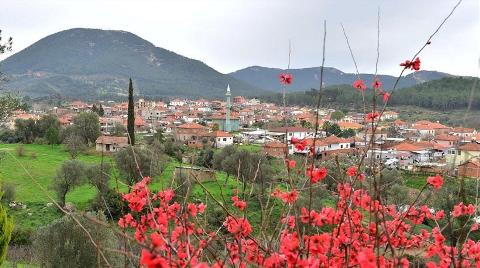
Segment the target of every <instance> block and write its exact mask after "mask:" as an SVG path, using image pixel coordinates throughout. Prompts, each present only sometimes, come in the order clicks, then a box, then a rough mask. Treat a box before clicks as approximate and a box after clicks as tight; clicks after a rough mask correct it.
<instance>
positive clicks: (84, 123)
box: [73, 112, 101, 145]
mask: <svg viewBox="0 0 480 268" xmlns="http://www.w3.org/2000/svg"><path fill="white" fill-rule="evenodd" d="M73 125H74V127H75V128H74V132H75V133H76V134H77V135H78V136H80V137H81V138H82V139H83V141H84V143H85V144H87V145H91V144H95V141H96V140H97V138H98V137H99V136H100V134H101V132H100V121H99V118H98V115H97V114H96V113H89V112H83V113H80V114H78V115H77V116H75V117H74V118H73Z"/></svg>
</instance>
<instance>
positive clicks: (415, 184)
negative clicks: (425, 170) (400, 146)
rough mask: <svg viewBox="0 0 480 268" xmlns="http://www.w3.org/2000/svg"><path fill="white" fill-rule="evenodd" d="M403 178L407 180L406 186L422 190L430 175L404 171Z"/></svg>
mask: <svg viewBox="0 0 480 268" xmlns="http://www.w3.org/2000/svg"><path fill="white" fill-rule="evenodd" d="M402 175H403V180H404V182H405V186H407V187H409V188H413V189H417V190H420V189H422V187H423V186H424V185H425V183H426V182H427V177H428V176H430V175H424V174H410V173H406V172H404V173H403V174H402Z"/></svg>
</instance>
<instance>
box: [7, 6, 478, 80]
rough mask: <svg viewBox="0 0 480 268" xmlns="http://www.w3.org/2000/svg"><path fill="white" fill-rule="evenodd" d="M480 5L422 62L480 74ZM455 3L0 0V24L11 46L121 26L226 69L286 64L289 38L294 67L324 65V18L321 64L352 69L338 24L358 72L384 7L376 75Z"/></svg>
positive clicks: (463, 11)
mask: <svg viewBox="0 0 480 268" xmlns="http://www.w3.org/2000/svg"><path fill="white" fill-rule="evenodd" d="M479 2H480V1H478V0H463V2H462V3H461V5H460V6H459V7H458V8H457V10H456V11H455V13H454V14H453V16H452V17H451V18H450V19H449V20H448V21H447V22H446V24H445V25H444V27H443V28H442V29H441V30H440V32H439V33H438V34H437V35H436V36H435V37H434V38H433V40H432V44H431V45H429V46H428V47H427V48H426V49H425V51H424V52H422V54H420V58H421V61H422V69H425V70H436V71H442V72H447V73H451V74H455V75H475V76H478V75H479V62H480V61H479V59H480V58H479V56H480V53H479V48H480V22H479V8H480V7H479ZM456 3H457V0H402V1H398V0H383V1H382V0H364V1H358V0H343V1H339V0H336V1H335V0H331V1H330V0H295V1H294V0H290V1H287V0H135V1H133V0H132V1H127V0H115V1H101V0H81V1H77V0H60V1H59V0H57V1H55V0H41V1H40V0H29V1H25V0H15V1H8V2H4V3H3V4H0V6H1V8H0V29H1V30H2V36H3V37H7V36H12V37H13V39H14V49H13V52H12V53H15V52H18V51H20V50H22V49H24V48H26V47H27V46H29V45H31V44H33V43H34V42H36V41H38V40H39V39H41V38H43V37H45V36H47V35H50V34H53V33H55V32H58V31H62V30H65V29H70V28H77V27H82V28H99V29H106V30H124V31H129V32H132V33H134V34H136V35H138V36H140V37H142V38H144V39H146V40H148V41H150V42H152V43H153V44H154V45H156V46H158V47H163V48H165V49H168V50H172V51H174V52H176V53H178V54H181V55H183V56H186V57H189V58H194V59H197V60H201V61H203V62H205V63H206V64H208V65H209V66H211V67H213V68H214V69H216V70H218V71H220V72H222V73H229V72H232V71H235V70H238V69H242V68H245V67H248V66H253V65H259V66H265V67H277V68H286V67H287V65H288V50H289V42H290V43H291V68H305V67H313V66H320V65H321V61H322V42H323V41H322V40H323V21H324V20H326V22H327V41H326V60H325V65H326V66H331V67H335V68H338V69H340V70H342V71H344V72H354V71H355V68H354V65H353V62H352V59H351V57H350V54H349V52H348V47H347V45H346V42H345V38H344V36H343V33H342V29H341V26H340V25H341V23H342V24H343V25H344V27H345V29H346V31H347V34H348V37H349V39H350V44H351V46H352V49H353V52H354V55H355V58H356V60H357V63H358V67H359V71H360V72H361V73H373V72H374V71H375V59H376V43H377V10H378V9H379V10H380V59H379V73H382V74H391V75H398V73H399V72H400V67H399V66H398V65H399V63H400V62H402V61H404V60H406V59H410V58H411V57H412V56H413V55H414V54H415V53H416V51H418V49H419V48H420V47H421V46H422V45H423V44H424V43H425V41H426V40H427V38H428V36H430V35H431V34H432V33H433V32H434V31H435V29H436V28H437V27H438V25H439V24H440V23H441V21H442V20H443V19H444V18H445V17H446V16H447V15H448V13H449V12H450V10H451V9H452V7H453V6H454V5H455V4H456ZM12 53H10V54H9V55H11V54H12ZM9 55H6V56H9ZM6 56H5V55H3V56H2V57H1V58H0V59H4V58H5V57H6Z"/></svg>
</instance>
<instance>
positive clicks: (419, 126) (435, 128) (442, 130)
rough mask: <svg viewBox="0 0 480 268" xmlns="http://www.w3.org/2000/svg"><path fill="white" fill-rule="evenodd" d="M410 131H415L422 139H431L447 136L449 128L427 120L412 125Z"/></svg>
mask: <svg viewBox="0 0 480 268" xmlns="http://www.w3.org/2000/svg"><path fill="white" fill-rule="evenodd" d="M412 129H414V130H416V131H417V132H418V134H419V135H420V136H422V137H433V136H435V135H440V134H448V133H449V132H450V128H449V127H447V126H445V125H442V124H440V123H439V122H430V121H427V120H420V121H417V122H415V123H413V125H412Z"/></svg>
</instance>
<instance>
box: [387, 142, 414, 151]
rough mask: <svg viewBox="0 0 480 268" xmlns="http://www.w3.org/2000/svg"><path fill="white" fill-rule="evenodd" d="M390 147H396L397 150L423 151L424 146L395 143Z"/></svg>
mask: <svg viewBox="0 0 480 268" xmlns="http://www.w3.org/2000/svg"><path fill="white" fill-rule="evenodd" d="M390 149H394V150H396V151H407V152H415V151H421V150H422V148H420V147H417V146H415V145H413V144H411V143H406V142H404V143H400V144H397V145H394V146H392V147H390Z"/></svg>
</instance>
